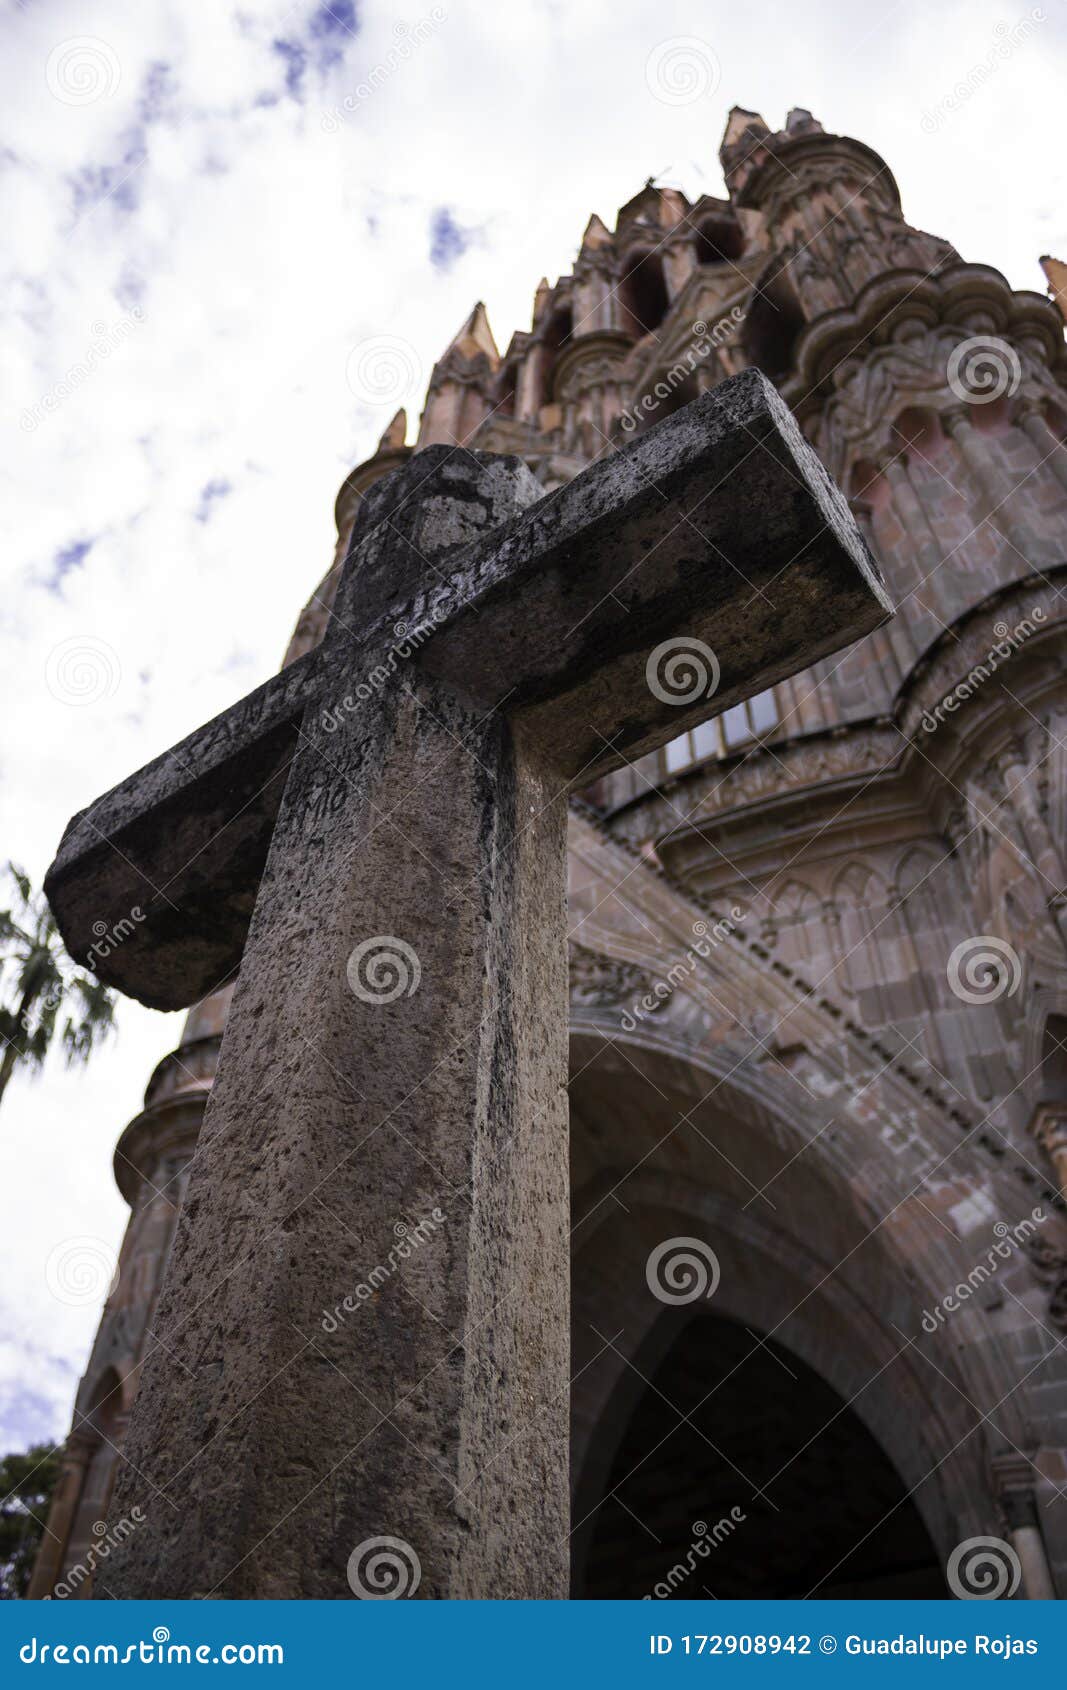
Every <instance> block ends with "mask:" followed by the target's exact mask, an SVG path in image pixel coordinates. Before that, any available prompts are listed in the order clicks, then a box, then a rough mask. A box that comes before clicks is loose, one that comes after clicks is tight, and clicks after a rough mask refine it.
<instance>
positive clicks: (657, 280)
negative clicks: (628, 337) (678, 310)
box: [618, 248, 670, 340]
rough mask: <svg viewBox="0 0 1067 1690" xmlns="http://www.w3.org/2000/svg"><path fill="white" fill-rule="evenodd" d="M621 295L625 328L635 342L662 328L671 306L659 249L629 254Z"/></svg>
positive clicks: (623, 272)
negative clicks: (660, 326)
mask: <svg viewBox="0 0 1067 1690" xmlns="http://www.w3.org/2000/svg"><path fill="white" fill-rule="evenodd" d="M618 291H619V301H620V304H621V306H622V317H623V328H624V329H625V331H626V332H627V333H628V334H632V335H633V337H634V339H635V340H644V338H645V336H646V335H649V334H653V333H654V332H655V330H656V329H658V328H659V325H660V324H661V323H662V321H663V319H664V317H665V316H666V315H667V310H668V307H669V305H670V294H669V292H668V288H667V278H666V274H665V272H664V266H663V254H662V253H661V252H660V251H659V250H658V248H653V249H652V250H651V251H650V252H640V251H634V252H629V253H627V254H626V256H625V258H624V259H623V263H622V277H621V279H620V281H619V289H618Z"/></svg>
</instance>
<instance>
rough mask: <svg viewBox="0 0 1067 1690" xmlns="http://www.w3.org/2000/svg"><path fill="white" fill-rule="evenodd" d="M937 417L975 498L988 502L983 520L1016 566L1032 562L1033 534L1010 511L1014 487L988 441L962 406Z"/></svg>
mask: <svg viewBox="0 0 1067 1690" xmlns="http://www.w3.org/2000/svg"><path fill="white" fill-rule="evenodd" d="M941 420H942V422H943V423H944V425H945V428H946V430H947V431H948V434H949V435H950V437H951V439H952V440H953V442H954V443H955V445H956V447H957V448H958V450H959V454H960V457H961V458H962V459H963V462H964V464H965V465H966V467H967V469H968V470H969V471H970V474H971V477H972V480H973V481H974V484H975V488H976V490H977V492H978V494H979V497H980V498H981V499H982V500H983V501H988V507H989V515H988V518H987V520H988V521H989V523H990V524H991V525H992V526H993V527H994V528H995V529H996V530H997V532H998V533H1000V534H1001V535H1003V537H1004V538H1005V539H1006V540H1007V541H1008V543H1009V544H1010V545H1011V546H1013V547H1014V548H1015V550H1016V551H1017V552H1018V554H1019V563H1020V566H1022V565H1024V564H1029V563H1033V561H1034V550H1035V546H1034V536H1033V534H1032V532H1031V530H1030V526H1029V524H1028V523H1027V522H1026V521H1022V520H1020V519H1019V518H1018V517H1017V516H1015V515H1014V513H1013V509H1012V507H1013V505H1014V501H1015V488H1014V487H1013V486H1012V484H1011V481H1010V479H1009V477H1008V475H1007V473H1006V471H1005V469H1004V467H1003V465H1002V464H1001V462H1000V460H999V459H998V457H997V455H996V453H995V452H994V451H993V450H992V449H991V448H990V445H989V442H988V441H987V440H985V439H983V437H982V435H981V434H980V433H979V431H978V430H977V429H976V428H975V426H974V424H973V422H972V421H971V419H970V417H969V415H968V413H967V410H966V407H965V406H962V405H960V406H954V407H953V408H952V409H951V410H948V411H943V412H942V414H941Z"/></svg>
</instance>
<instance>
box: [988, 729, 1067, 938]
mask: <svg viewBox="0 0 1067 1690" xmlns="http://www.w3.org/2000/svg"><path fill="white" fill-rule="evenodd" d="M999 763H1000V773H1001V777H1002V779H1003V781H1004V793H1005V802H1006V803H1007V804H1009V805H1010V806H1011V808H1012V810H1013V811H1014V813H1015V817H1016V820H1017V822H1018V825H1019V828H1020V830H1021V832H1022V836H1023V839H1024V840H1025V842H1026V846H1027V849H1028V851H1029V854H1030V856H1031V857H1032V859H1033V864H1034V867H1035V869H1036V870H1037V873H1038V874H1039V875H1040V877H1041V885H1042V891H1043V893H1044V897H1045V901H1046V903H1047V905H1048V910H1049V914H1050V915H1051V917H1052V919H1053V921H1054V922H1055V924H1056V928H1057V931H1058V932H1059V935H1060V938H1061V939H1062V940H1063V943H1064V946H1065V947H1067V907H1065V903H1064V896H1065V890H1067V872H1065V869H1064V864H1063V861H1062V859H1061V857H1060V853H1059V851H1058V850H1057V849H1056V844H1055V841H1054V840H1053V838H1052V834H1051V833H1050V832H1049V829H1048V825H1047V823H1046V821H1045V818H1044V816H1043V815H1042V814H1041V811H1040V809H1039V807H1038V803H1037V795H1036V789H1035V782H1034V780H1033V779H1032V777H1031V769H1030V760H1029V758H1028V757H1027V755H1026V747H1025V746H1024V745H1023V743H1022V741H1021V740H1020V739H1018V738H1013V739H1011V740H1010V741H1009V742H1008V745H1007V747H1006V748H1005V750H1004V751H1003V752H1002V753H1001V756H1000V759H999Z"/></svg>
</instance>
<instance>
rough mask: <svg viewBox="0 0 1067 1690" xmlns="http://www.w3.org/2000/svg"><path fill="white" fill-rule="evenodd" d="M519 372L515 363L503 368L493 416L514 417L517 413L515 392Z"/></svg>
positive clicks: (498, 383)
mask: <svg viewBox="0 0 1067 1690" xmlns="http://www.w3.org/2000/svg"><path fill="white" fill-rule="evenodd" d="M516 385H517V372H516V369H515V366H514V364H509V365H508V366H507V367H506V368H505V369H503V370H501V372H500V376H499V378H498V381H497V390H496V394H495V396H494V401H493V410H492V415H493V417H501V418H506V417H513V416H514V415H515V392H516Z"/></svg>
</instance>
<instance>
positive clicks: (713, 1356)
mask: <svg viewBox="0 0 1067 1690" xmlns="http://www.w3.org/2000/svg"><path fill="white" fill-rule="evenodd" d="M635 1372H636V1373H637V1374H638V1375H640V1376H641V1377H642V1378H644V1379H646V1380H647V1385H646V1386H645V1388H644V1390H643V1391H642V1392H641V1394H640V1395H639V1396H638V1397H637V1400H636V1403H635V1404H634V1406H633V1407H632V1410H631V1412H630V1415H629V1419H628V1421H627V1423H626V1426H625V1430H624V1431H623V1434H622V1437H621V1439H620V1441H619V1444H618V1447H617V1449H616V1452H615V1456H614V1459H613V1461H612V1463H611V1466H610V1469H609V1474H608V1478H607V1482H606V1485H605V1487H604V1492H603V1495H602V1499H601V1500H600V1501H599V1505H596V1504H594V1503H592V1499H591V1498H589V1497H588V1496H586V1497H582V1496H581V1495H579V1497H578V1498H577V1499H576V1504H577V1512H578V1513H579V1514H581V1513H582V1512H583V1511H584V1509H585V1508H586V1507H588V1506H590V1505H592V1506H595V1507H596V1514H595V1520H594V1521H593V1522H592V1531H591V1533H590V1535H589V1538H588V1544H587V1547H586V1548H585V1549H584V1553H583V1556H582V1564H581V1566H579V1567H577V1568H576V1580H575V1589H574V1594H575V1595H576V1596H579V1597H586V1598H617V1599H621V1598H640V1597H643V1596H646V1595H654V1596H660V1597H667V1596H677V1597H679V1598H683V1599H689V1600H700V1599H706V1598H709V1597H714V1598H718V1599H723V1598H735V1599H774V1598H779V1599H780V1598H789V1597H792V1598H803V1597H807V1596H817V1597H852V1598H861V1597H920V1598H921V1597H929V1598H937V1597H944V1596H945V1595H946V1594H947V1591H946V1587H945V1582H944V1578H943V1576H942V1573H941V1569H940V1566H939V1564H938V1558H937V1554H936V1551H935V1548H934V1545H933V1543H932V1541H931V1539H930V1536H929V1534H928V1532H927V1530H926V1527H925V1525H924V1524H923V1521H922V1519H921V1517H920V1515H919V1512H918V1509H917V1508H916V1506H915V1504H914V1502H913V1501H912V1500H911V1499H910V1497H909V1495H908V1492H907V1490H906V1487H905V1485H904V1482H903V1480H902V1479H901V1477H900V1475H899V1474H898V1473H897V1471H896V1469H895V1468H894V1466H893V1464H892V1462H891V1461H890V1460H889V1458H888V1456H887V1455H886V1454H885V1452H884V1450H883V1449H882V1448H881V1445H880V1444H879V1443H878V1442H877V1440H876V1439H875V1438H874V1437H873V1436H872V1434H871V1432H870V1431H869V1430H868V1428H867V1427H866V1426H865V1425H864V1423H863V1421H862V1420H861V1419H860V1418H859V1416H858V1415H857V1414H856V1413H855V1411H854V1410H853V1409H852V1408H850V1406H849V1405H848V1403H847V1402H846V1401H845V1399H844V1398H843V1397H842V1396H840V1394H839V1393H838V1392H837V1391H836V1390H835V1389H834V1387H833V1386H832V1385H831V1384H829V1383H828V1382H827V1380H825V1379H824V1378H822V1377H821V1376H820V1375H819V1374H818V1373H816V1372H815V1371H814V1370H813V1369H812V1368H811V1367H809V1366H808V1365H807V1363H806V1362H804V1361H803V1360H801V1358H800V1357H799V1356H797V1355H796V1354H795V1353H794V1352H793V1351H791V1350H789V1349H788V1348H786V1346H784V1345H783V1344H781V1343H779V1342H778V1341H776V1340H774V1339H766V1338H764V1337H762V1336H760V1335H759V1334H757V1333H755V1332H753V1331H751V1330H749V1329H748V1328H746V1327H745V1326H743V1325H741V1324H740V1323H739V1322H737V1321H735V1320H732V1319H730V1318H728V1317H726V1316H723V1315H719V1314H713V1313H711V1312H708V1311H701V1312H700V1313H696V1314H693V1313H691V1312H690V1311H688V1310H686V1311H682V1310H671V1311H666V1312H665V1313H664V1314H663V1316H662V1317H661V1319H660V1322H658V1323H657V1327H656V1329H655V1330H654V1331H653V1332H652V1333H651V1334H650V1335H649V1338H648V1340H647V1341H646V1343H645V1345H644V1346H643V1347H642V1351H641V1352H639V1354H638V1356H637V1358H636V1364H635Z"/></svg>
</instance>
